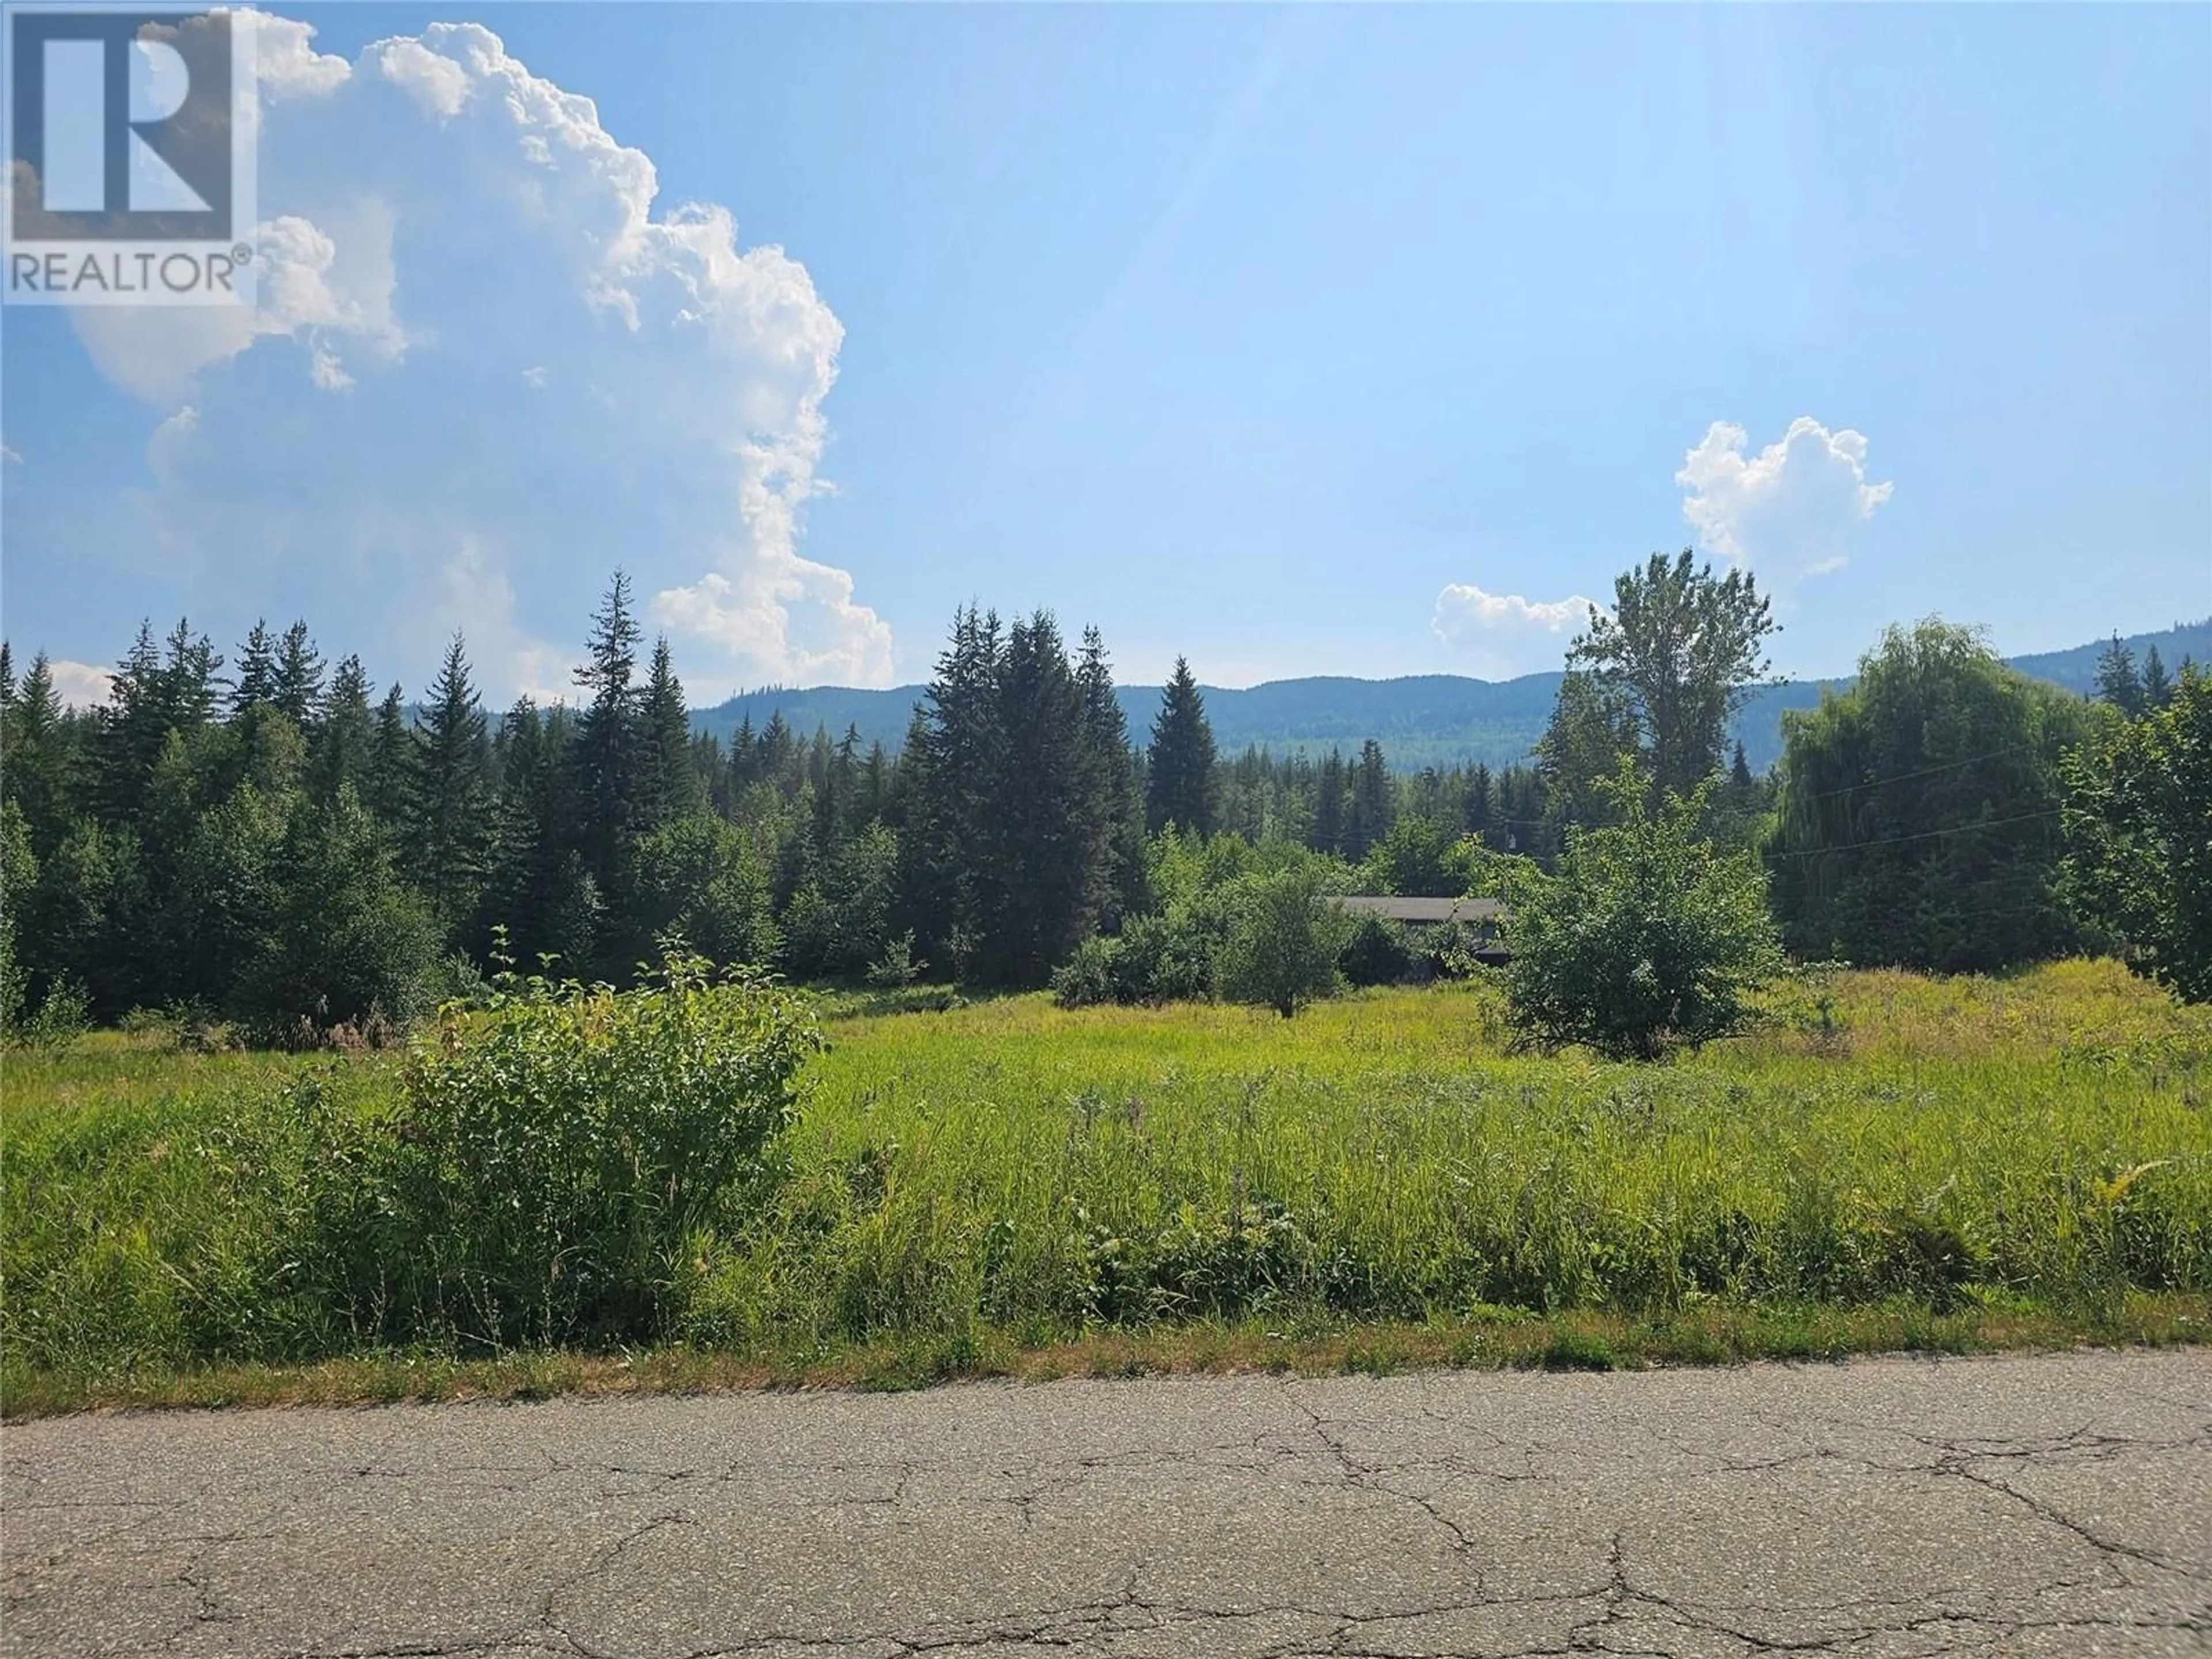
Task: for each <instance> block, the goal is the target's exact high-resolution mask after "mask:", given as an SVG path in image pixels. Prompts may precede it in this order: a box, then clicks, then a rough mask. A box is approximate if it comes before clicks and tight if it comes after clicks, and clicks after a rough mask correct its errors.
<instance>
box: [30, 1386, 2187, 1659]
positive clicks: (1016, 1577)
mask: <svg viewBox="0 0 2212 1659" xmlns="http://www.w3.org/2000/svg"><path fill="white" fill-rule="evenodd" d="M0 1523H4V1537H0V1544H3V1545H4V1563H0V1574H4V1580H5V1595H6V1602H5V1609H4V1611H5V1620H4V1632H0V1651H4V1652H5V1653H7V1654H9V1655H23V1656H33V1655H35V1656H47V1655H53V1656H69V1659H91V1656H101V1655H134V1656H135V1655H147V1656H155V1655H179V1656H211V1655H253V1656H262V1655H270V1656H275V1655H295V1656H339V1655H349V1656H363V1659H366V1656H394V1659H396V1656H400V1655H416V1656H437V1655H477V1656H501V1659H524V1656H544V1655H567V1656H575V1655H593V1656H597V1655H623V1656H650V1659H659V1656H676V1655H681V1656H700V1659H703V1656H708V1655H721V1654H729V1655H738V1654H744V1655H756V1656H780V1659H782V1656H787V1659H797V1656H800V1655H805V1656H811V1659H894V1656H899V1655H906V1654H915V1653H923V1652H927V1653H931V1654H936V1655H963V1654H975V1655H991V1656H997V1659H1008V1656H1017V1655H1028V1654H1044V1653H1047V1652H1049V1653H1053V1654H1056V1655H1066V1654H1068V1653H1070V1652H1073V1653H1075V1654H1079V1655H1091V1654H1095V1655H1102V1656H1104V1655H1111V1656H1122V1659H1142V1656H1150V1655H1186V1654H1188V1655H1222V1656H1244V1655H1250V1656H1261V1655H1266V1656H1279V1659H1290V1656H1297V1655H1324V1654H1326V1655H1359V1656H1368V1655H1372V1656H1383V1655H1389V1656H1408V1659H1411V1656H1423V1655H1478V1654H1480V1655H1491V1654H1497V1655H1505V1654H1526V1655H1538V1654H1564V1653H1583V1652H1595V1653H1611V1654H1645V1655H1670V1656H1691V1655H1697V1656H1705V1655H1714V1656H1736V1655H1747V1654H1759V1653H1767V1652H1771V1651H1777V1650H1787V1651H1790V1652H1793V1653H1810V1654H1839V1655H1852V1656H1859V1659H1892V1656H1908V1655H1920V1654H1937V1653H1946V1654H1948V1653H1982V1654H2019V1655H2029V1654H2035V1655H2044V1654H2048V1655H2068V1656H2071V1655H2081V1654H2203V1653H2208V1652H2212V1352H2205V1351H2198V1352H2163V1353H2154V1352H2104V1353H2079V1354H2062V1355H2048V1356H2027V1357H2010V1358H1994V1359H1972V1360H1960V1359H1953V1360H1945V1361H1941V1362H1929V1361H1926V1360H1909V1359H1875V1360H1863V1361H1858V1362H1855V1363H1852V1364H1845V1365H1835V1366H1754V1367H1747V1368H1743V1369H1739V1370H1697V1371H1661V1372H1645V1373H1640V1374H1628V1375H1613V1376H1542V1375H1528V1374H1504V1375H1499V1374H1492V1373H1479V1374H1464V1373H1431V1374H1425V1375H1419V1376H1402V1377H1394V1378H1388V1379H1374V1378H1363V1377H1349V1376H1347V1377H1330V1378H1322V1379H1312V1380H1297V1379H1291V1378H1284V1377H1273V1376H1243V1377H1232V1378H1219V1379H1205V1380H1178V1381H1165V1380H1158V1381H1143V1382H1132V1383H1098V1382H1083V1383H1053V1384H1048V1385H1043V1386H1036V1387H1026V1388H1024V1387H1015V1386H1011V1385H974V1386H962V1387H954V1388H946V1389H936V1390H934V1391H931V1392H927V1393H921V1394H911V1395H846V1394H812V1395H792V1394H784V1395H720V1396H711V1397H689V1398H658V1399H641V1398H632V1399H622V1398H617V1399H602V1400H588V1399H579V1400H563V1401H552V1402H549V1403H543V1404H534V1405H513V1406H494V1405H468V1406H440V1407H380V1408H373V1409H362V1410H352V1411H325V1410H297V1411H274V1412H239V1413H190V1414H183V1413H179V1414H163V1415H125V1416H113V1417H81V1418H73V1419H57V1420H50V1421H42V1422H37V1423H32V1424H27V1425H21V1426H16V1427H11V1428H9V1429H8V1430H7V1431H5V1433H4V1436H0Z"/></svg>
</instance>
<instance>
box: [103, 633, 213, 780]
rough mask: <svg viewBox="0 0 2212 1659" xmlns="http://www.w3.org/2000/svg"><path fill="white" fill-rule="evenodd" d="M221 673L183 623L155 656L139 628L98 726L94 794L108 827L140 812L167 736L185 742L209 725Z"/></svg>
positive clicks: (205, 644)
mask: <svg viewBox="0 0 2212 1659" xmlns="http://www.w3.org/2000/svg"><path fill="white" fill-rule="evenodd" d="M221 667H222V657H221V656H220V655H219V654H217V653H216V650H215V648H214V647H213V646H211V645H210V643H209V641H208V638H207V635H204V634H201V635H194V634H193V633H192V631H191V623H189V622H187V621H185V620H183V619H179V621H178V623H177V625H176V627H175V628H173V629H171V630H170V633H169V636H168V639H167V641H166V642H165V647H164V649H162V650H161V651H157V650H156V649H155V645H154V630H153V628H152V626H151V625H150V624H142V625H141V626H140V628H139V630H138V638H137V642H136V643H135V644H134V645H133V646H132V647H131V650H130V652H129V653H127V654H126V655H125V657H124V659H123V661H122V663H121V665H119V666H118V668H117V670H116V673H115V678H114V679H113V680H112V682H111V683H110V684H109V687H108V702H107V707H106V710H105V711H104V713H103V714H102V717H101V720H100V738H99V744H98V756H97V761H98V771H99V789H98V794H99V801H100V811H101V814H102V816H103V817H106V819H107V821H108V822H110V823H130V822H131V821H132V820H133V819H135V818H136V817H137V815H138V814H139V813H140V812H142V811H144V810H145V809H146V807H147V805H148V802H149V799H150V794H151V791H152V789H153V786H154V775H155V770H156V769H157V768H158V767H159V766H160V765H161V757H162V755H163V753H164V751H165V750H167V747H168V742H169V737H170V734H171V733H172V732H176V733H179V734H181V735H183V736H185V737H186V738H190V737H191V736H192V735H193V734H195V733H197V732H199V731H201V730H202V729H204V727H205V726H207V725H208V723H209V721H210V720H212V719H213V717H214V714H215V708H216V670H218V669H220V668H221Z"/></svg>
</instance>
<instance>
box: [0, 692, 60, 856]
mask: <svg viewBox="0 0 2212 1659" xmlns="http://www.w3.org/2000/svg"><path fill="white" fill-rule="evenodd" d="M0 734H4V735H3V737H0V789H4V794H5V798H6V799H8V800H9V801H11V802H13V803H14V804H15V807H16V809H17V810H18V811H21V813H22V815H23V824H24V830H25V835H26V837H27V846H28V848H29V849H30V851H31V854H32V855H33V857H34V858H37V859H40V860H44V859H46V858H47V857H48V856H49V855H51V854H52V852H53V850H54V848H56V847H57V846H58V845H59V844H60V843H61V839H62V837H63V836H64V835H65V834H67V833H68V830H69V828H70V822H71V820H72V818H73V817H75V812H76V736H75V733H74V732H72V731H71V730H70V725H69V722H68V720H67V719H66V718H65V716H64V710H63V708H62V701H61V698H60V696H58V694H57V693H56V692H55V690H54V677H53V670H52V666H51V665H49V664H48V663H47V661H46V653H45V652H43V651H41V652H40V653H39V654H38V655H37V656H35V657H33V658H32V659H31V671H30V672H29V673H27V674H26V675H24V676H23V683H22V684H21V686H20V687H18V688H15V689H14V690H13V693H12V695H11V696H9V700H8V705H7V712H6V722H5V726H4V727H0Z"/></svg>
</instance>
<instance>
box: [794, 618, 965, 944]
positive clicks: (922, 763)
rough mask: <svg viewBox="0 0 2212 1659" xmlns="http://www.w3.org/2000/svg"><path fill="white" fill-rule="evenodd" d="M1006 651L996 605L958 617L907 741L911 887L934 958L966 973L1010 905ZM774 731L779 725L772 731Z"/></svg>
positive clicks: (920, 925)
mask: <svg viewBox="0 0 2212 1659" xmlns="http://www.w3.org/2000/svg"><path fill="white" fill-rule="evenodd" d="M1002 655H1003V647H1002V646H1001V643H1000V631H999V617H998V613H997V612H995V611H993V612H990V613H988V614H978V613H977V611H975V608H974V607H973V606H969V608H967V609H965V610H963V611H957V612H955V613H954V616H953V619H952V638H951V643H950V644H949V645H948V646H947V647H945V653H944V654H943V655H942V656H940V657H939V659H937V674H936V678H933V680H931V682H930V684H929V689H928V691H927V694H926V696H925V698H924V702H923V703H922V705H921V706H920V707H918V708H916V709H915V726H914V728H913V730H912V731H911V732H909V733H908V738H907V750H906V752H907V755H908V757H909V758H908V764H909V765H910V766H911V767H912V768H913V794H912V797H911V799H910V800H909V803H908V848H907V853H908V863H909V874H908V893H909V896H910V902H912V903H913V904H914V905H915V908H916V909H917V910H918V911H919V913H920V914H919V916H918V918H917V923H916V925H917V926H918V927H920V929H921V932H922V933H923V936H924V939H925V943H926V945H927V949H926V951H925V954H926V955H927V956H928V957H930V958H931V959H932V960H933V961H938V962H941V963H945V965H946V966H948V967H950V968H951V969H952V971H953V973H954V974H955V975H957V976H961V977H965V976H966V975H967V973H968V971H969V967H970V965H971V963H972V961H973V954H974V952H975V950H976V948H977V947H978V945H979V943H980V942H981V941H983V940H986V939H989V938H990V937H991V936H992V934H993V933H994V932H995V930H996V927H997V925H998V920H999V917H1000V915H1001V914H1002V912H1003V909H1004V906H1005V894H1004V888H1003V885H1002V884H1001V879H1000V877H1001V871H1002V869H1003V863H1004V860H1002V858H1001V857H1000V842H1001V835H1002V831H1003V829H1004V827H1005V826H1004V820H1003V818H1002V816H1001V814H1000V811H999V807H1000V799H1001V792H1002V790H1003V788H1004V787H1005V785H1006V732H1005V728H1004V726H1003V725H1002V724H1001V716H1002V714H1003V706H1002V704H1001V702H1000V696H999V670H1000V660H1001V657H1002ZM773 729H774V725H773V723H772V724H771V730H773Z"/></svg>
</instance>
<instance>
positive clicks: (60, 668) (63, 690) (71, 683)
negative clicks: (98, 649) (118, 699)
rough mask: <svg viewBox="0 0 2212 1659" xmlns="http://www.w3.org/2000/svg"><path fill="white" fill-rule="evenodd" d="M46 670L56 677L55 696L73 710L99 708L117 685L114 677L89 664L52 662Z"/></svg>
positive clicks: (103, 669) (102, 669)
mask: <svg viewBox="0 0 2212 1659" xmlns="http://www.w3.org/2000/svg"><path fill="white" fill-rule="evenodd" d="M46 670H47V671H48V672H49V673H51V674H52V676H53V677H54V695H55V696H58V697H59V698H60V699H61V700H62V701H63V702H64V703H66V704H67V705H68V706H69V707H70V708H98V707H99V706H100V704H101V703H104V702H106V701H107V697H108V693H109V692H110V690H112V688H113V687H114V684H115V676H114V675H112V674H111V673H110V672H108V671H107V670H106V669H105V668H95V667H94V666H93V665H91V664H90V663H88V662H50V663H48V664H47V665H46Z"/></svg>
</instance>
